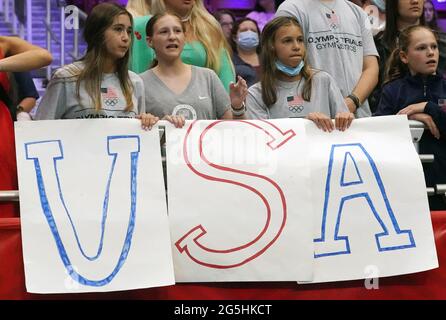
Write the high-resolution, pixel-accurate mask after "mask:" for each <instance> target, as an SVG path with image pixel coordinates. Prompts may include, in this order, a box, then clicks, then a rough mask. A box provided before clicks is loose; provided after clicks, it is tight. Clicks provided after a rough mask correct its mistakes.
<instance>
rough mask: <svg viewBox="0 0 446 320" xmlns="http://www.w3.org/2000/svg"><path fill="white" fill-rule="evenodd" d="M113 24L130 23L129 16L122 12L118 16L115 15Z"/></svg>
mask: <svg viewBox="0 0 446 320" xmlns="http://www.w3.org/2000/svg"><path fill="white" fill-rule="evenodd" d="M113 24H124V25H130V24H131V23H130V18H129V16H128V15H127V14H125V13H122V14H120V15H119V16H116V17H115V18H114V19H113Z"/></svg>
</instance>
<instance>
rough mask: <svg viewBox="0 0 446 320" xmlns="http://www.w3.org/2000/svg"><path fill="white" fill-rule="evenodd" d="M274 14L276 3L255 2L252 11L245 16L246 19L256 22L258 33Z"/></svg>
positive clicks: (272, 0)
mask: <svg viewBox="0 0 446 320" xmlns="http://www.w3.org/2000/svg"><path fill="white" fill-rule="evenodd" d="M275 13H276V3H275V1H274V0H256V6H255V8H254V11H251V12H250V13H248V14H247V15H246V17H247V18H251V19H252V20H254V21H256V22H257V25H258V26H259V29H260V32H262V30H263V27H264V26H265V24H267V23H268V21H270V20H271V19H272V18H274V14H275Z"/></svg>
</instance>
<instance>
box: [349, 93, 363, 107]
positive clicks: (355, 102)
mask: <svg viewBox="0 0 446 320" xmlns="http://www.w3.org/2000/svg"><path fill="white" fill-rule="evenodd" d="M347 98H349V99H350V100H351V101H353V103H354V104H355V107H356V109H358V108H359V107H360V106H361V102H360V101H359V98H358V96H357V95H355V94H354V93H353V92H352V93H350V94H349V95H348V96H347Z"/></svg>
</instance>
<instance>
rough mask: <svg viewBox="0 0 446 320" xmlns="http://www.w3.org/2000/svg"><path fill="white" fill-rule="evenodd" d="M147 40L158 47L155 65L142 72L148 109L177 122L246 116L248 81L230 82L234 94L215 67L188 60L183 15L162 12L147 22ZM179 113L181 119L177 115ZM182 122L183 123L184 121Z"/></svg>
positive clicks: (155, 48)
mask: <svg viewBox="0 0 446 320" xmlns="http://www.w3.org/2000/svg"><path fill="white" fill-rule="evenodd" d="M146 32H147V43H148V45H149V46H150V47H151V48H152V49H153V50H154V51H155V53H156V57H157V60H156V61H155V66H154V67H153V68H152V69H150V70H148V71H146V72H144V73H142V74H141V78H142V79H143V81H144V86H145V87H146V88H150V90H146V93H145V98H146V112H150V113H152V114H154V115H155V116H157V117H160V118H161V117H166V119H167V120H170V121H173V122H174V123H177V121H176V120H181V122H182V123H183V122H184V119H189V120H194V119H233V118H234V119H242V118H244V114H245V108H244V103H243V102H244V100H245V97H246V95H247V91H248V89H247V86H246V82H245V81H244V80H243V79H241V78H239V80H238V82H237V83H236V84H234V83H232V84H231V85H230V97H228V94H227V93H226V91H225V89H224V87H223V85H222V83H221V81H220V80H219V78H218V77H217V75H216V74H215V72H214V71H212V70H211V69H208V68H202V67H197V66H193V65H189V64H185V63H184V62H183V61H182V60H181V52H182V50H183V47H184V44H185V34H184V25H183V23H182V22H181V19H180V17H178V16H176V15H174V14H169V13H161V14H156V15H154V16H153V17H152V18H151V19H150V20H149V22H148V23H147V30H146ZM172 116H178V117H180V118H181V119H176V120H175V119H174V118H172ZM181 125H182V124H181Z"/></svg>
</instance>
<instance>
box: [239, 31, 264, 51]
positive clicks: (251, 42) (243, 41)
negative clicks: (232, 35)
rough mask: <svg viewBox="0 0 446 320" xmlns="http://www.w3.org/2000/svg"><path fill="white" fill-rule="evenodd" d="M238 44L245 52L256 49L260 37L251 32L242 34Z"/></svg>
mask: <svg viewBox="0 0 446 320" xmlns="http://www.w3.org/2000/svg"><path fill="white" fill-rule="evenodd" d="M237 44H238V46H239V47H240V48H241V49H243V50H252V49H255V48H257V46H258V45H259V35H258V34H257V32H254V31H251V30H248V31H243V32H240V33H239V35H238V39H237Z"/></svg>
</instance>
